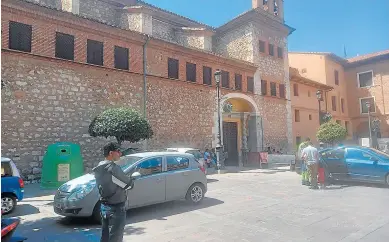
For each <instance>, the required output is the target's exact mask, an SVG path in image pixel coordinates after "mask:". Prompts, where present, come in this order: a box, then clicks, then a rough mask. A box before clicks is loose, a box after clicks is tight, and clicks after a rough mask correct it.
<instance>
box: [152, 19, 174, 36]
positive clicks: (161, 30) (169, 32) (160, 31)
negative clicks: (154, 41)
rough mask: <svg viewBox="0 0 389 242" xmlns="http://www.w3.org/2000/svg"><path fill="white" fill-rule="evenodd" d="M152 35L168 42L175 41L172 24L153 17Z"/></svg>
mask: <svg viewBox="0 0 389 242" xmlns="http://www.w3.org/2000/svg"><path fill="white" fill-rule="evenodd" d="M153 36H154V37H156V38H159V39H163V40H166V41H169V42H176V34H175V31H174V29H173V26H172V25H170V24H168V23H166V22H163V21H160V20H157V19H153Z"/></svg>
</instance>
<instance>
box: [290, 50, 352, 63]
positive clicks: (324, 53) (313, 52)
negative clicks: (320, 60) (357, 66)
mask: <svg viewBox="0 0 389 242" xmlns="http://www.w3.org/2000/svg"><path fill="white" fill-rule="evenodd" d="M289 53H291V54H294V53H295V54H308V55H309V54H312V55H325V56H328V57H330V58H332V59H333V60H334V61H336V62H338V63H339V64H342V65H346V64H347V60H346V59H343V58H342V57H340V56H337V55H335V54H334V53H331V52H315V51H290V52H289Z"/></svg>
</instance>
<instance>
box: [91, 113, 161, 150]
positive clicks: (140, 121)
mask: <svg viewBox="0 0 389 242" xmlns="http://www.w3.org/2000/svg"><path fill="white" fill-rule="evenodd" d="M88 131H89V134H90V135H91V136H92V137H105V138H108V137H115V138H116V140H117V142H118V143H119V145H121V144H122V142H123V141H129V142H131V143H135V142H138V141H140V140H143V139H150V138H151V137H152V136H153V130H152V129H151V126H150V124H149V123H148V122H147V120H146V119H145V118H143V117H142V116H141V115H139V113H138V112H136V111H135V110H133V109H131V108H125V107H121V108H110V109H107V110H105V111H103V112H102V113H100V114H99V115H97V116H96V117H95V118H94V119H93V120H92V122H91V123H90V125H89V130H88Z"/></svg>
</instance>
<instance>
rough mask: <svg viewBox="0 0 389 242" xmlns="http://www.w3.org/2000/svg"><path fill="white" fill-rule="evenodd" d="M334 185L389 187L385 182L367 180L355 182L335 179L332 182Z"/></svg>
mask: <svg viewBox="0 0 389 242" xmlns="http://www.w3.org/2000/svg"><path fill="white" fill-rule="evenodd" d="M332 183H333V184H334V185H338V186H339V185H340V186H342V187H343V188H345V187H372V188H389V186H387V185H385V184H379V183H367V182H355V181H334V182H332Z"/></svg>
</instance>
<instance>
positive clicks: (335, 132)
mask: <svg viewBox="0 0 389 242" xmlns="http://www.w3.org/2000/svg"><path fill="white" fill-rule="evenodd" d="M346 136H347V130H346V128H344V127H343V126H342V125H340V124H338V123H336V122H332V121H331V122H327V123H324V124H322V125H321V126H320V127H319V129H318V131H317V134H316V137H317V139H318V140H319V141H320V142H324V143H327V144H334V143H335V142H339V141H342V140H344V139H345V138H346Z"/></svg>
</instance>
